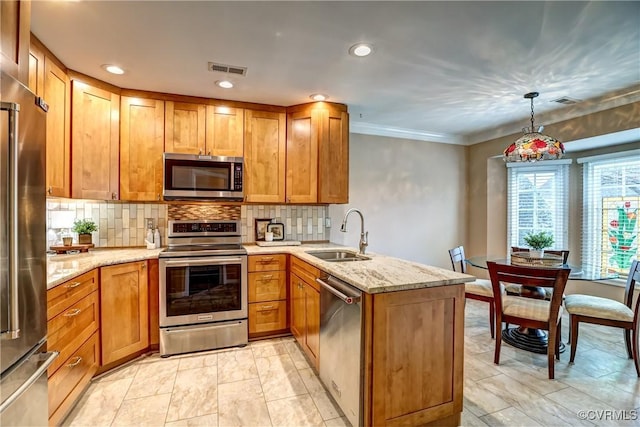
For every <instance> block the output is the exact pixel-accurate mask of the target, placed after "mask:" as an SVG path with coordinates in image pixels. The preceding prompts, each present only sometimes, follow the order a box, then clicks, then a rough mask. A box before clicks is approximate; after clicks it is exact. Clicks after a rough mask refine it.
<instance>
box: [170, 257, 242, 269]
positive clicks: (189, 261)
mask: <svg viewBox="0 0 640 427" xmlns="http://www.w3.org/2000/svg"><path fill="white" fill-rule="evenodd" d="M242 261H243V258H242V257H233V258H217V257H216V258H182V259H180V260H175V261H174V260H167V261H163V262H164V265H165V266H166V267H193V266H199V265H223V264H238V263H241V262H242Z"/></svg>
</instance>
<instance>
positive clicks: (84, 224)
mask: <svg viewBox="0 0 640 427" xmlns="http://www.w3.org/2000/svg"><path fill="white" fill-rule="evenodd" d="M96 230H98V226H97V225H96V223H95V222H93V221H91V220H90V219H76V220H75V221H73V231H75V232H76V233H78V234H91V233H93V232H94V231H96Z"/></svg>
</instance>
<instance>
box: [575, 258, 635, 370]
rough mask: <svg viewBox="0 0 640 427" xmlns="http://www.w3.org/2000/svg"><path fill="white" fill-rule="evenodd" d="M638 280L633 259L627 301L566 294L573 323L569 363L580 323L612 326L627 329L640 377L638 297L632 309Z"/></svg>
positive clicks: (626, 293)
mask: <svg viewBox="0 0 640 427" xmlns="http://www.w3.org/2000/svg"><path fill="white" fill-rule="evenodd" d="M637 282H640V261H634V262H633V263H632V264H631V269H630V270H629V276H628V277H627V285H626V286H625V290H624V303H621V302H619V301H615V300H612V299H609V298H600V297H594V296H591V295H581V294H573V295H567V296H566V298H565V301H564V305H565V307H566V309H567V312H568V313H569V323H570V324H571V329H570V331H571V332H570V333H571V357H570V358H569V362H570V363H573V361H574V359H575V356H576V348H577V347H578V325H579V324H580V322H584V323H593V324H596V325H605V326H613V327H615V328H622V329H624V341H625V344H626V346H627V354H628V355H629V359H633V363H634V365H635V367H636V374H638V376H639V377H640V364H639V363H638V310H639V309H640V298H638V302H636V305H635V307H634V308H632V305H633V291H634V290H635V287H636V283H637Z"/></svg>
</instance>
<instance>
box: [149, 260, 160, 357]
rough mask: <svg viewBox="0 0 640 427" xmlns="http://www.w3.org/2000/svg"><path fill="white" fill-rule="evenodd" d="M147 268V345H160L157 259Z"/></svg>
mask: <svg viewBox="0 0 640 427" xmlns="http://www.w3.org/2000/svg"><path fill="white" fill-rule="evenodd" d="M147 262H148V266H149V273H148V278H149V345H150V346H151V347H152V348H158V346H159V345H160V288H159V286H160V270H159V262H158V260H157V259H150V260H149V261H147Z"/></svg>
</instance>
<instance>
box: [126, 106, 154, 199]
mask: <svg viewBox="0 0 640 427" xmlns="http://www.w3.org/2000/svg"><path fill="white" fill-rule="evenodd" d="M120 138H121V141H120V198H121V199H122V200H131V201H133V200H136V201H154V200H161V199H162V168H163V165H162V153H163V152H164V101H159V100H155V99H140V98H131V97H128V96H123V97H122V98H121V103H120Z"/></svg>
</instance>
